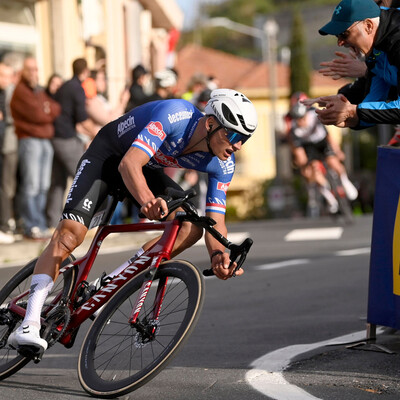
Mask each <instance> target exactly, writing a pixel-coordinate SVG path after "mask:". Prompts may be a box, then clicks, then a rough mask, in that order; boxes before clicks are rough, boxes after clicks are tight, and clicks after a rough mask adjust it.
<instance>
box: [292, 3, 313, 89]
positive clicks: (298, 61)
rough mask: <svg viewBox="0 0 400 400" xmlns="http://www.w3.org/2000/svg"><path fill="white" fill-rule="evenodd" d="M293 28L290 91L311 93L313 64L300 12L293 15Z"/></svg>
mask: <svg viewBox="0 0 400 400" xmlns="http://www.w3.org/2000/svg"><path fill="white" fill-rule="evenodd" d="M292 26H293V28H292V36H291V42H290V52H291V57H290V89H291V94H293V93H295V92H305V93H307V94H308V93H309V91H310V70H311V62H310V59H309V56H308V53H307V44H306V39H305V35H304V24H303V19H302V17H301V14H300V12H299V11H298V10H296V11H295V12H294V15H293V25H292Z"/></svg>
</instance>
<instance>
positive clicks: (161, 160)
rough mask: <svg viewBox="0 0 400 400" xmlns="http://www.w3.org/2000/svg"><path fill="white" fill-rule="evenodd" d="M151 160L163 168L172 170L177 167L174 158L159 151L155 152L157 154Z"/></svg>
mask: <svg viewBox="0 0 400 400" xmlns="http://www.w3.org/2000/svg"><path fill="white" fill-rule="evenodd" d="M153 158H154V159H155V160H156V161H157V162H158V164H160V165H163V166H164V167H173V168H177V167H179V164H178V161H177V160H176V158H173V157H170V156H167V155H165V154H163V153H161V151H157V153H156V154H155V155H154V157H153Z"/></svg>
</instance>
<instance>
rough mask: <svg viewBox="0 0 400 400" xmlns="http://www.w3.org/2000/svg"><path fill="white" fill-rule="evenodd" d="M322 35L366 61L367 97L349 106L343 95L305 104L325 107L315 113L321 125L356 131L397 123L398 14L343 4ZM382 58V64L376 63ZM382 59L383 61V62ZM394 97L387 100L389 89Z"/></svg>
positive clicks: (363, 1)
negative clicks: (335, 40) (332, 38)
mask: <svg viewBox="0 0 400 400" xmlns="http://www.w3.org/2000/svg"><path fill="white" fill-rule="evenodd" d="M319 33H320V34H321V35H335V36H336V37H337V39H338V45H339V46H344V47H347V48H350V49H351V50H353V51H354V52H355V54H357V55H358V56H360V57H362V56H365V57H366V63H367V67H368V71H367V81H368V87H369V88H370V90H369V93H368V95H367V96H366V97H365V98H364V100H363V101H362V102H361V103H360V104H358V105H354V104H351V103H350V102H349V101H348V100H347V98H346V97H345V96H343V95H342V94H339V95H334V96H325V97H320V98H317V99H309V100H306V101H304V103H305V104H307V105H310V104H312V103H315V102H317V103H318V104H319V105H320V106H322V107H325V108H324V109H322V110H317V111H316V112H317V114H318V117H319V119H320V120H321V122H322V123H324V124H326V125H336V126H339V127H351V128H355V129H357V128H358V129H360V128H365V127H367V126H371V125H374V124H396V123H399V122H400V83H399V82H400V80H399V75H398V71H400V11H399V10H397V9H384V10H383V9H380V8H379V6H378V5H377V4H376V3H375V2H374V1H373V0H343V1H341V2H340V3H339V4H338V5H337V7H336V8H335V10H334V12H333V14H332V18H331V21H330V22H328V23H327V24H326V25H324V26H323V27H322V28H321V29H320V30H319ZM379 57H381V58H382V59H383V61H384V62H379V63H378V62H377V59H378V58H379ZM383 57H384V58H383ZM392 85H393V86H396V87H397V97H396V99H394V100H393V101H389V102H388V101H387V100H388V93H389V89H390V87H391V86H392Z"/></svg>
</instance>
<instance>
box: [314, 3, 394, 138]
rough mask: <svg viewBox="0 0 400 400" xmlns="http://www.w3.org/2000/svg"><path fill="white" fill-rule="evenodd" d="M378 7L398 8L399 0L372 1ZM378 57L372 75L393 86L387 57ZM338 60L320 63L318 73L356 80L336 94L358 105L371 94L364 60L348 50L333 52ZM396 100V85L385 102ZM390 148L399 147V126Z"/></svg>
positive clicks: (381, 54) (382, 54)
mask: <svg viewBox="0 0 400 400" xmlns="http://www.w3.org/2000/svg"><path fill="white" fill-rule="evenodd" d="M374 1H375V3H377V4H378V5H379V6H380V7H385V8H399V7H400V0H383V1H378V0H374ZM379 53H380V56H379V57H376V59H375V58H373V60H372V61H373V64H375V63H376V66H375V67H373V70H372V71H373V73H374V74H376V73H377V74H378V79H382V80H383V81H385V82H386V83H387V84H388V85H389V86H391V85H393V82H391V79H392V77H391V75H390V73H387V72H386V71H387V70H388V69H387V67H386V64H387V57H386V55H385V54H384V53H383V52H382V51H380V52H379ZM335 55H336V56H338V57H339V58H336V59H333V60H331V61H325V62H322V63H321V66H323V67H324V68H322V69H321V70H320V71H319V72H320V73H321V74H323V75H325V76H331V77H332V79H340V78H342V77H352V78H357V79H356V80H355V82H353V83H350V84H348V85H345V86H343V87H342V88H340V89H339V91H338V93H340V94H343V95H344V96H345V97H346V98H347V99H348V100H349V101H350V103H352V104H360V103H361V102H362V101H363V100H364V98H365V97H366V96H368V95H369V93H371V85H370V84H368V83H367V78H366V74H367V64H366V62H365V61H364V60H361V59H359V57H357V54H356V53H355V52H354V51H353V50H351V49H350V51H349V54H346V53H343V52H340V51H338V52H335ZM396 98H397V94H396V85H394V86H392V87H391V88H390V90H389V92H388V98H387V100H395V99H396ZM388 144H389V145H391V146H400V125H396V127H395V134H394V136H393V137H392V139H391V140H390V141H389V143H388Z"/></svg>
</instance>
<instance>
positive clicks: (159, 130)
mask: <svg viewBox="0 0 400 400" xmlns="http://www.w3.org/2000/svg"><path fill="white" fill-rule="evenodd" d="M146 129H147V131H148V132H149V133H150V135H153V136H157V137H158V138H160V139H161V140H164V139H165V137H166V136H167V135H166V134H165V132H164V128H163V126H162V123H161V122H160V121H151V122H149V124H148V125H147V126H146Z"/></svg>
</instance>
